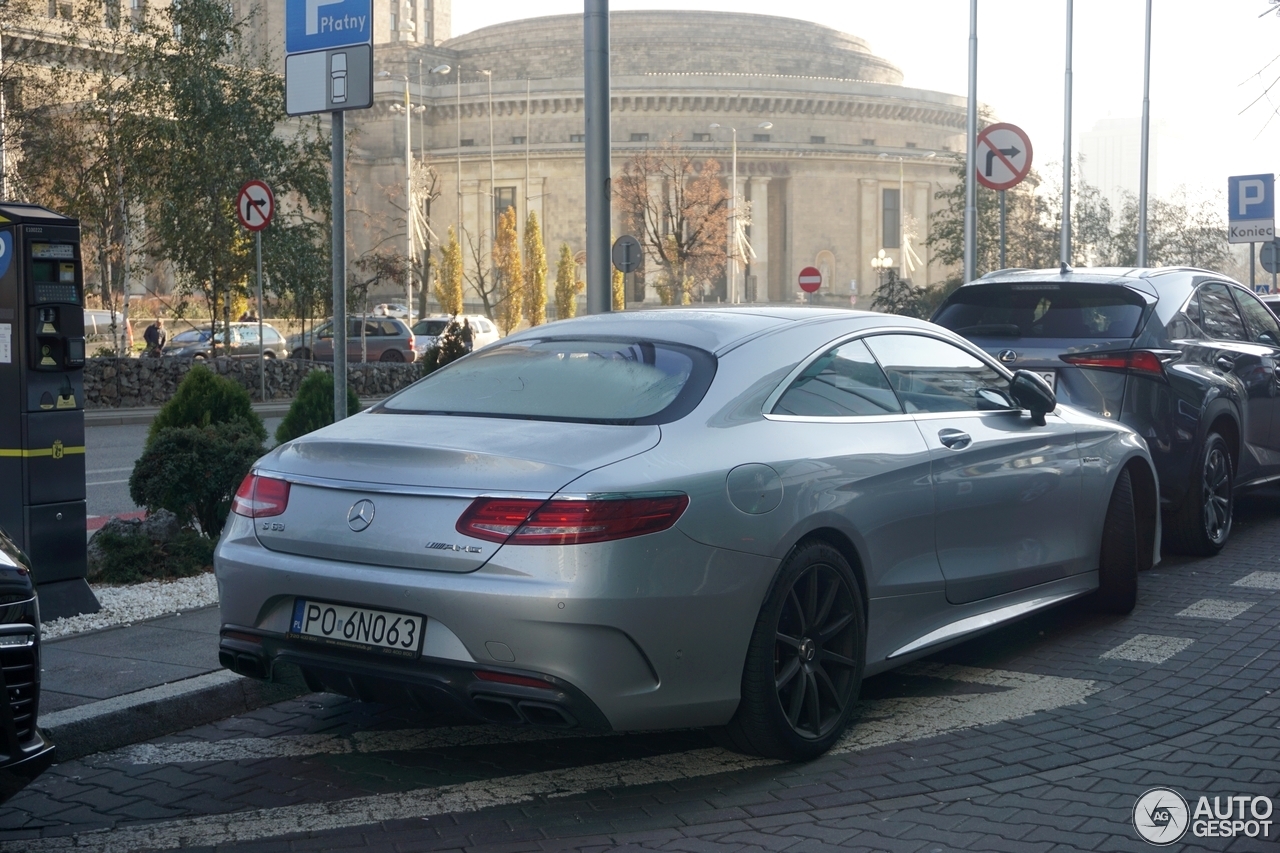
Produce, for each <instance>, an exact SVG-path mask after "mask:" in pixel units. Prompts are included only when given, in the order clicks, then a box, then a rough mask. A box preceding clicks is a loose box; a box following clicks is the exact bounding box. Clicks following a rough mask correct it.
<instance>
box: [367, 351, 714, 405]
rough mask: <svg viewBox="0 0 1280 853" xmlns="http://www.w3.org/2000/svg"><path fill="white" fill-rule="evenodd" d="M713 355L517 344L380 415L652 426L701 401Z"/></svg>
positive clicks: (434, 381)
mask: <svg viewBox="0 0 1280 853" xmlns="http://www.w3.org/2000/svg"><path fill="white" fill-rule="evenodd" d="M714 374H715V358H714V357H713V356H712V355H711V354H710V353H707V352H704V351H702V350H699V349H695V348H693V347H686V346H682V345H679V344H670V343H662V342H658V341H637V340H589V339H542V340H520V341H514V342H511V343H505V344H502V345H499V346H496V347H488V348H486V349H484V350H481V351H479V352H476V353H473V354H472V355H469V356H467V357H466V358H463V359H460V360H459V361H457V362H454V363H453V364H450V365H449V366H448V367H444V368H441V369H440V370H438V371H436V372H435V373H432V374H431V375H430V376H428V377H426V378H425V379H423V380H421V381H420V382H417V383H415V384H414V385H411V386H409V387H408V388H406V389H405V390H403V391H401V392H400V393H399V394H396V395H395V396H393V397H391V398H389V399H388V400H387V401H386V402H385V403H384V404H383V405H382V406H380V407H379V410H380V411H386V412H404V413H420V414H438V415H471V416H482V417H500V418H526V419H530V420H552V421H573V422H579V423H608V424H652V423H667V422H670V421H673V420H676V419H677V418H680V417H683V416H684V415H686V414H688V413H689V412H690V411H692V410H693V408H694V406H696V405H697V404H698V402H699V401H700V400H701V399H702V395H703V394H705V393H706V390H707V387H708V386H709V385H710V384H711V378H712V376H714Z"/></svg>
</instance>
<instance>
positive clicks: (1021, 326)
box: [933, 283, 1144, 338]
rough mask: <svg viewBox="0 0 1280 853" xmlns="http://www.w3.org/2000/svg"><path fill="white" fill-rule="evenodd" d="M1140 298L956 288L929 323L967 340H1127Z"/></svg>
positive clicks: (1117, 291) (1084, 290) (1054, 288)
mask: <svg viewBox="0 0 1280 853" xmlns="http://www.w3.org/2000/svg"><path fill="white" fill-rule="evenodd" d="M1143 305H1144V303H1143V301H1142V297H1140V296H1139V295H1138V294H1136V293H1131V292H1130V291H1128V290H1127V289H1125V288H1124V287H1117V286H1113V285H1105V284H1080V283H1068V284H1030V283H1028V284H1011V283H992V284H980V285H977V286H970V287H962V288H960V289H959V290H957V291H956V292H955V293H953V294H951V296H950V297H949V298H948V299H947V302H946V304H945V305H943V307H942V310H940V311H939V312H938V315H937V316H936V317H934V318H933V322H935V323H937V324H938V325H940V326H945V327H946V328H948V329H950V330H951V331H953V332H956V333H957V334H961V335H964V336H966V337H970V338H1132V337H1134V336H1135V335H1137V334H1138V322H1139V320H1141V319H1142V309H1143Z"/></svg>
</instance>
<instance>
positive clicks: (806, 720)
mask: <svg viewBox="0 0 1280 853" xmlns="http://www.w3.org/2000/svg"><path fill="white" fill-rule="evenodd" d="M865 643H866V633H865V615H864V611H863V606H862V595H861V592H860V590H859V588H858V583H857V581H856V579H855V578H854V576H853V571H852V570H851V569H850V568H849V564H848V562H847V561H846V560H845V559H844V557H843V556H842V555H841V554H840V552H839V551H837V550H836V549H835V548H832V547H831V546H830V545H828V544H826V543H825V542H810V543H805V544H802V545H800V546H799V547H798V548H797V549H796V551H795V552H793V553H792V555H791V557H790V558H789V559H788V560H787V561H786V562H785V563H784V564H783V567H782V569H781V571H780V572H779V575H778V578H777V580H776V581H775V583H774V588H773V590H772V591H771V592H770V594H769V597H768V599H766V600H765V603H764V606H763V607H762V608H761V610H760V616H759V618H758V619H757V621H756V628H755V632H754V633H753V635H752V638H751V646H750V648H749V649H748V651H747V661H746V666H745V668H744V671H743V676H742V700H741V702H740V703H739V706H738V711H737V714H736V715H735V716H734V719H733V720H732V721H731V722H730V723H729V725H728V726H726V727H725V728H724V729H723V730H720V731H718V732H716V733H715V734H716V736H717V739H718V740H719V741H721V743H722V744H723V745H725V746H728V747H730V748H732V749H736V750H738V751H740V752H748V753H753V754H756V755H764V756H767V757H770V758H781V759H785V760H790V761H802V760H806V759H810V758H815V757H817V756H819V755H821V754H822V753H824V752H826V751H827V750H828V749H830V748H831V746H832V745H833V744H834V743H835V742H836V740H837V739H838V738H839V737H840V735H841V734H842V733H843V731H844V728H845V725H846V724H847V723H848V721H849V717H850V714H851V713H852V710H853V706H854V703H855V700H856V699H857V697H858V688H859V687H860V686H861V683H862V668H863V657H864V648H865Z"/></svg>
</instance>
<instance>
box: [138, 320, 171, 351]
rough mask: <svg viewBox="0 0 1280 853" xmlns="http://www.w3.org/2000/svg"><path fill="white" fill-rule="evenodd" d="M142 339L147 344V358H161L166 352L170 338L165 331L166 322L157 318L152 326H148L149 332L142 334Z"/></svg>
mask: <svg viewBox="0 0 1280 853" xmlns="http://www.w3.org/2000/svg"><path fill="white" fill-rule="evenodd" d="M142 339H143V340H144V341H146V342H147V356H148V357H150V358H159V357H160V356H161V354H162V353H163V352H164V345H165V342H166V341H168V339H169V336H168V335H167V334H165V331H164V320H163V319H162V318H160V317H157V318H156V319H155V321H154V322H153V323H152V324H151V325H150V326H147V330H146V331H145V332H143V333H142Z"/></svg>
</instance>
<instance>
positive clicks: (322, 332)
mask: <svg viewBox="0 0 1280 853" xmlns="http://www.w3.org/2000/svg"><path fill="white" fill-rule="evenodd" d="M316 337H317V338H332V337H333V323H332V322H328V323H325V324H324V325H323V326H321V327H320V328H319V329H317V330H316Z"/></svg>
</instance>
